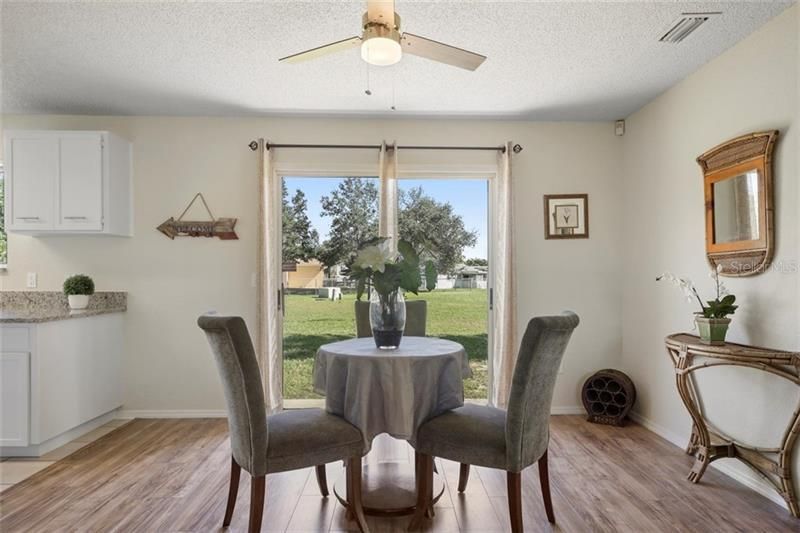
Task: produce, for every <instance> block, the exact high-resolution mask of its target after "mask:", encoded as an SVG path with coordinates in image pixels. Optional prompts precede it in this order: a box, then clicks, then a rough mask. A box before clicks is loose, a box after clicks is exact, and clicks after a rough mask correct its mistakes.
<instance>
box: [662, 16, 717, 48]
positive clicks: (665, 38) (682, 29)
mask: <svg viewBox="0 0 800 533" xmlns="http://www.w3.org/2000/svg"><path fill="white" fill-rule="evenodd" d="M720 14H721V13H720V12H713V13H681V16H680V18H679V19H678V20H676V21H675V22H674V23H673V24H672V26H670V28H669V29H668V30H667V32H666V33H665V34H664V35H662V36H661V38H660V39H659V41H661V42H662V43H672V44H678V43H680V42H682V41H683V40H684V39H686V38H687V37H688V36H689V35H691V34H692V33H694V31H695V30H696V29H697V28H699V27H700V26H702V25H703V24H705V23H706V22H707V21H708V19H710V18H711V17H714V16H716V15H720Z"/></svg>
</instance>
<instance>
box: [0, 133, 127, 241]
mask: <svg viewBox="0 0 800 533" xmlns="http://www.w3.org/2000/svg"><path fill="white" fill-rule="evenodd" d="M5 154H6V195H7V199H6V205H7V206H8V209H7V210H6V228H7V229H8V231H12V232H25V233H34V234H36V233H38V234H64V233H69V234H74V233H83V234H103V235H132V232H133V220H132V216H133V210H132V206H131V198H132V196H131V195H132V189H131V146H130V143H128V142H127V141H125V140H124V139H121V138H119V137H117V136H116V135H114V134H111V133H109V132H103V131H8V132H6V135H5Z"/></svg>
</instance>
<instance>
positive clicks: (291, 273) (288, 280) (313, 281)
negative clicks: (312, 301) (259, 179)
mask: <svg viewBox="0 0 800 533" xmlns="http://www.w3.org/2000/svg"><path fill="white" fill-rule="evenodd" d="M289 266H290V265H284V273H283V275H284V280H283V281H284V283H285V284H286V287H287V288H288V289H318V288H320V287H323V282H324V280H325V270H324V267H323V266H322V263H320V262H319V261H316V260H312V261H304V262H301V263H294V264H293V265H292V266H291V268H287V267H289Z"/></svg>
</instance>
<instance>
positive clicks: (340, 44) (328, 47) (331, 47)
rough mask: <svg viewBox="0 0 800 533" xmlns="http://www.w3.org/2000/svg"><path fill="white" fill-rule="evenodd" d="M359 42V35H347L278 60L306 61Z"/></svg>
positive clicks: (288, 61)
mask: <svg viewBox="0 0 800 533" xmlns="http://www.w3.org/2000/svg"><path fill="white" fill-rule="evenodd" d="M360 44H361V37H359V36H355V37H349V38H347V39H342V40H341V41H336V42H335V43H330V44H325V45H322V46H318V47H316V48H312V49H311V50H306V51H305V52H300V53H298V54H292V55H290V56H286V57H282V58H280V59H279V60H278V61H285V62H286V63H300V62H301V61H308V60H310V59H316V58H318V57H322V56H324V55H328V54H333V53H335V52H341V51H342V50H347V49H349V48H355V47H356V46H358V45H360Z"/></svg>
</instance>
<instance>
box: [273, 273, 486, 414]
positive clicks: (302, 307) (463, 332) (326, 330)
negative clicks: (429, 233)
mask: <svg viewBox="0 0 800 533" xmlns="http://www.w3.org/2000/svg"><path fill="white" fill-rule="evenodd" d="M408 299H422V300H427V302H428V335H430V336H432V337H441V338H444V339H450V340H454V341H456V342H459V343H461V344H462V345H463V346H464V348H465V349H466V350H467V354H468V355H469V364H470V367H471V368H472V377H471V378H470V379H467V380H466V381H464V394H465V395H466V397H467V398H486V380H487V373H486V361H487V332H486V327H487V311H486V291H485V290H481V289H452V290H440V291H433V292H429V293H428V292H424V293H420V295H419V296H414V295H409V296H408ZM354 301H355V295H353V294H345V295H344V298H343V299H342V300H341V301H338V302H332V301H330V300H318V299H316V298H315V297H314V296H308V295H298V294H290V295H287V296H286V318H285V319H284V344H283V352H284V363H283V377H284V386H283V387H284V391H283V394H284V397H286V398H289V399H305V398H319V397H320V396H319V395H318V394H315V393H314V391H313V388H312V384H311V374H312V368H313V365H314V354H315V353H316V352H317V348H319V347H320V346H321V345H323V344H326V343H329V342H335V341H337V340H343V339H350V338H353V337H355V334H356V325H355V316H354V310H353V302H354Z"/></svg>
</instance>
